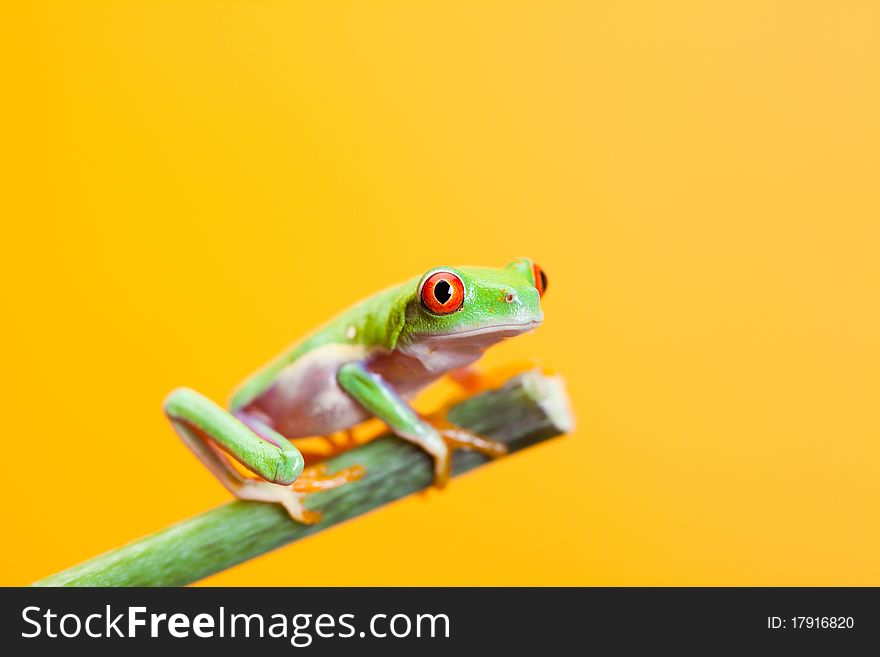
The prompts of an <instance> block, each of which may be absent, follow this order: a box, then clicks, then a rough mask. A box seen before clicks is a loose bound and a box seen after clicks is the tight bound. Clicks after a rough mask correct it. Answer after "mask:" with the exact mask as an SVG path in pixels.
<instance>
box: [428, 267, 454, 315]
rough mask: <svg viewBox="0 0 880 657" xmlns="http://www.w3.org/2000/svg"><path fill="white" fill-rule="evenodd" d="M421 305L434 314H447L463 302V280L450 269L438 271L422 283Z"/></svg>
mask: <svg viewBox="0 0 880 657" xmlns="http://www.w3.org/2000/svg"><path fill="white" fill-rule="evenodd" d="M420 296H421V300H422V305H423V306H424V307H425V308H427V309H428V310H430V311H431V312H432V313H434V314H435V315H448V314H449V313H454V312H455V311H456V310H460V309H461V306H462V305H463V304H464V282H463V281H462V280H461V279H460V278H459V277H458V276H457V275H455V274H453V273H452V272H451V271H438V272H437V273H435V274H431V275H430V276H428V278H427V279H426V280H425V282H424V283H422V289H421V292H420Z"/></svg>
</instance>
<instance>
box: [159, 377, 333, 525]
mask: <svg viewBox="0 0 880 657" xmlns="http://www.w3.org/2000/svg"><path fill="white" fill-rule="evenodd" d="M165 413H166V414H167V415H168V418H169V419H170V420H171V424H172V425H173V426H174V428H175V430H176V431H177V433H178V434H179V435H180V437H181V438H182V439H183V441H184V442H185V443H186V444H187V446H188V447H189V448H190V449H191V450H192V451H193V452H194V453H195V455H196V456H197V457H198V458H199V459H200V460H201V461H202V462H203V463H204V464H205V466H207V468H208V469H209V470H210V471H211V472H212V473H213V474H214V476H215V477H217V479H219V480H220V482H221V483H222V484H223V485H224V486H226V488H227V489H228V490H229V491H230V492H231V493H232V494H233V495H235V496H236V497H238V498H239V499H243V500H253V501H258V502H276V503H278V504H281V505H282V506H284V508H285V509H286V510H287V512H288V513H289V514H290V516H291V517H292V518H293V519H294V520H298V521H299V522H303V523H309V524H310V523H314V522H317V521H318V520H320V517H321V516H320V514H318V513H315V512H311V511H308V510H307V509H306V508H305V506H304V504H303V502H302V499H301V497H300V496H299V495H298V494H297V493H296V492H295V491H294V490H292V489H291V488H290V484H292V483H293V482H295V481H296V479H297V478H298V477H299V475H300V474H301V473H302V471H303V465H304V462H303V458H302V455H301V454H300V452H299V450H297V448H296V447H294V446H293V445H292V444H291V443H290V441H288V440H287V439H286V438H284V436H282V435H280V434H278V433H277V432H274V431H272V430H271V429H270V428H269V427H265V431H269V432H271V434H272V435H270V436H266V437H265V438H264V437H261V436H259V435H257V434H256V433H255V432H254V430H253V429H251V428H249V427H247V426H246V425H245V424H244V423H243V422H242V421H241V420H239V419H237V418H236V417H234V416H233V415H231V414H230V413H229V412H227V411H226V410H224V409H223V408H221V407H220V406H218V405H217V404H215V403H214V402H212V401H211V400H210V399H208V398H207V397H205V396H203V395H201V394H199V393H198V392H196V391H194V390H190V389H188V388H178V389H177V390H175V391H174V392H172V393H171V394H170V395H169V396H168V398H167V399H166V400H165ZM261 433H262V431H261ZM206 437H207V439H206ZM268 439H271V442H270V441H269V440H268ZM273 443H274V444H273ZM221 450H222V451H221ZM223 452H225V453H226V454H228V455H230V456H231V457H232V458H234V459H235V460H236V461H238V462H239V463H241V464H242V465H243V466H244V467H246V468H247V469H248V470H250V471H251V472H253V473H254V474H256V475H259V476H260V477H262V478H263V479H265V481H258V480H254V479H250V478H248V477H244V476H242V475H241V474H240V473H239V472H238V471H236V469H235V468H234V467H233V466H232V464H231V463H229V461H228V460H227V459H226V456H225V455H224V453H223Z"/></svg>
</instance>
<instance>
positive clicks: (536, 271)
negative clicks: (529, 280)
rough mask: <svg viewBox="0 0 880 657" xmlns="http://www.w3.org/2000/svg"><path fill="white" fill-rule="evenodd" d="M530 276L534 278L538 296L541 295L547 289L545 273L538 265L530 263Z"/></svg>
mask: <svg viewBox="0 0 880 657" xmlns="http://www.w3.org/2000/svg"><path fill="white" fill-rule="evenodd" d="M532 277H533V278H534V279H535V288H537V290H538V296H541V297H543V296H544V293H545V292H546V291H547V274H545V273H544V270H543V269H541V268H540V267H539V266H538V265H532Z"/></svg>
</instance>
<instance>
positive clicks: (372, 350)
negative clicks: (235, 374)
mask: <svg viewBox="0 0 880 657" xmlns="http://www.w3.org/2000/svg"><path fill="white" fill-rule="evenodd" d="M437 272H450V273H452V274H454V275H456V276H458V278H459V279H460V280H461V281H462V282H463V283H464V297H463V301H462V303H461V306H460V308H458V309H457V310H456V311H454V312H450V313H448V314H438V313H437V312H433V311H432V310H429V308H428V307H427V305H426V304H425V303H423V299H422V287H423V284H424V282H425V281H426V280H427V279H428V278H429V277H430V276H431V275H432V274H435V273H437ZM541 284H542V283H541V281H536V280H535V267H534V266H533V263H532V262H531V261H530V260H528V259H525V258H522V259H519V260H515V261H514V262H511V263H510V264H509V265H507V266H506V267H504V268H503V269H492V268H477V267H460V268H451V267H439V268H435V269H432V270H429V271H428V272H426V273H425V274H424V275H422V276H420V277H419V278H416V279H412V280H410V281H407V282H405V283H402V284H400V285H397V286H395V287H392V288H389V289H387V290H384V291H382V292H379V293H378V294H375V295H374V296H371V297H369V298H367V299H365V300H363V301H361V302H360V303H358V304H356V305H354V306H353V307H351V308H350V309H349V310H347V311H345V312H344V313H342V314H341V315H339V316H338V317H336V318H335V319H334V320H332V321H330V322H329V323H328V324H326V325H325V326H324V327H323V328H321V329H319V330H318V331H316V332H315V333H313V334H312V335H310V336H309V337H307V338H306V339H304V340H303V341H301V342H299V343H298V344H296V345H294V346H292V347H291V348H290V349H289V350H287V351H286V352H284V353H282V354H281V355H279V356H278V357H277V358H275V359H274V360H272V361H271V362H270V363H268V364H267V365H266V366H264V367H263V368H262V369H260V370H259V371H258V372H256V373H255V374H254V375H252V376H251V377H250V378H249V379H248V380H246V381H245V382H244V383H243V384H242V385H241V386H240V387H239V388H238V390H237V391H236V392H235V394H234V395H233V397H232V401H231V403H230V409H229V411H227V410H224V409H223V408H221V407H220V406H218V405H216V404H215V403H214V402H212V401H210V400H209V399H207V398H206V397H204V396H202V395H201V394H199V393H197V392H195V391H193V390H190V389H187V388H179V389H177V390H175V391H174V392H172V393H171V394H170V395H169V396H168V398H167V400H166V402H165V412H166V413H167V415H168V417H169V419H170V420H171V422H172V424H173V425H174V427H175V429H176V430H177V432H178V433H179V434H180V436H181V438H183V440H184V441H185V442H186V443H187V445H188V446H189V447H190V448H191V449H192V450H193V451H194V452H195V454H196V455H197V456H198V457H199V458H200V459H201V460H202V461H203V462H204V463H205V465H206V466H207V467H208V468H209V469H210V470H211V471H212V472H213V473H214V474H215V476H217V478H218V479H219V480H220V481H221V482H222V483H223V484H224V485H225V486H226V487H227V488H228V489H229V490H230V491H231V492H233V493H234V494H235V495H236V496H238V497H240V498H242V499H251V500H260V501H265V502H276V503H280V504H282V505H283V506H284V507H285V508H286V509H287V511H288V513H289V514H290V515H291V517H292V518H294V519H296V520H298V521H301V522H307V521H309V516H308V512H306V511H305V508H304V506H303V503H302V499H301V496H300V495H298V494H297V493H295V492H294V491H293V490H292V489H291V487H290V484H292V483H293V482H295V481H296V479H297V478H298V477H299V475H300V474H301V473H302V470H303V466H304V461H303V457H302V455H301V454H300V452H299V450H298V449H297V448H296V447H295V446H294V445H293V444H292V443H291V442H290V439H293V438H300V437H304V436H314V435H327V434H330V433H333V432H335V431H340V430H344V429H347V428H350V427H352V426H354V425H355V424H357V423H359V422H361V421H363V420H365V419H368V418H370V417H377V418H379V419H380V420H382V421H383V422H385V423H386V424H387V425H388V426H389V427H390V429H391V430H392V431H393V432H395V433H396V434H398V435H399V436H401V437H402V438H404V439H406V440H409V441H411V442H413V443H415V444H417V445H419V446H421V447H422V448H423V449H425V450H426V451H428V452H429V453H430V454H431V455H432V456H433V457H434V459H435V464H436V479H437V481H438V483H441V484H442V483H443V482H444V481H445V477H446V474H447V473H448V468H449V461H450V453H451V447H450V440H449V438H450V437H451V435H453V434H454V437H455V445H456V446H459V447H466V448H471V449H478V450H481V451H487V452H489V453H491V452H492V446H491V445H490V444H489V443H488V442H487V441H485V440H484V439H481V438H479V437H478V436H473V435H469V434H467V432H463V431H460V430H454V431H452V432H449V431H444V430H442V429H438V428H435V427H434V426H432V425H431V424H430V423H429V422H427V421H426V420H424V419H423V418H421V417H419V416H418V415H417V414H416V413H415V412H414V411H413V410H412V409H411V408H410V406H409V405H408V404H407V402H406V399H408V398H410V397H412V396H413V395H414V394H416V393H417V392H418V391H419V390H421V389H422V388H423V387H424V386H426V385H428V384H430V383H431V382H433V381H435V380H436V379H438V378H440V377H441V376H443V375H444V374H446V373H448V372H450V371H453V370H456V369H460V368H465V367H467V366H469V365H470V364H471V363H472V362H474V361H475V360H477V359H478V358H479V357H480V356H481V355H482V353H483V351H485V349H487V348H488V347H489V346H491V345H493V344H496V343H497V342H499V341H501V340H503V339H505V338H509V337H512V336H514V335H518V334H521V333H524V332H527V331H530V330H532V329H534V328H536V327H537V326H539V325H540V323H541V322H542V321H543V312H542V310H541V304H540V295H539V293H538V288H537V286H538V285H541ZM228 457H231V458H233V459H235V460H236V461H238V462H239V463H241V464H242V465H243V466H245V467H246V468H247V469H248V470H250V471H251V472H253V473H254V474H257V475H259V476H260V477H261V478H262V480H255V479H251V478H247V477H242V476H241V475H240V474H239V473H238V472H237V471H236V470H235V469H234V468H233V467H232V466H231V465H230V463H229V462H228V460H227V458H228Z"/></svg>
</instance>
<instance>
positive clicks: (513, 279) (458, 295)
mask: <svg viewBox="0 0 880 657" xmlns="http://www.w3.org/2000/svg"><path fill="white" fill-rule="evenodd" d="M546 289H547V276H546V274H544V272H543V270H542V269H541V268H540V267H538V265H536V264H535V263H534V262H532V261H531V260H529V259H527V258H520V259H519V260H514V261H513V262H511V263H510V264H509V265H507V266H506V267H504V268H503V269H491V268H487V267H435V268H434V269H431V270H429V271H427V272H426V273H425V274H424V275H423V276H422V277H421V278H420V279H419V280H418V284H417V286H416V289H415V290H413V296H412V297H410V300H409V303H408V304H407V309H406V332H407V334H408V336H407V337H408V338H409V339H410V340H416V341H428V342H431V343H436V342H443V343H455V344H461V343H462V342H466V343H468V344H470V345H473V346H478V347H480V348H485V347H487V346H489V345H491V344H494V343H496V342H498V341H500V340H502V339H504V338H509V337H512V336H515V335H519V334H521V333H525V332H527V331H531V330H532V329H535V328H537V327H538V326H540V324H541V322H542V321H543V320H544V313H543V311H542V310H541V296H542V295H543V294H544V292H545V291H546Z"/></svg>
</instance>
